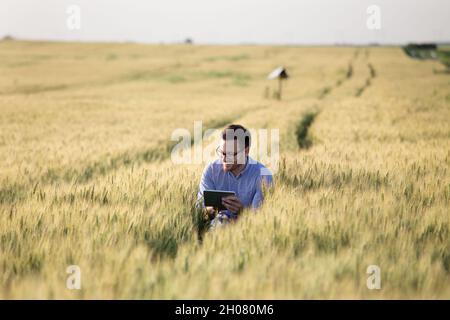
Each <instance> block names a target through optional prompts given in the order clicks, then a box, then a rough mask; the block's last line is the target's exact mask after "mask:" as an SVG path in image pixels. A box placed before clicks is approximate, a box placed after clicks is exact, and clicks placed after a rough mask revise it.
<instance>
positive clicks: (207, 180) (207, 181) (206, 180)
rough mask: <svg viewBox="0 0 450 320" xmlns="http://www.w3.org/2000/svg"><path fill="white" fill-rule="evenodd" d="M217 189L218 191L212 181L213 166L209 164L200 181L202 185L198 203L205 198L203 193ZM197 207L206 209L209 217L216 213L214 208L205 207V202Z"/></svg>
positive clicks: (199, 189)
mask: <svg viewBox="0 0 450 320" xmlns="http://www.w3.org/2000/svg"><path fill="white" fill-rule="evenodd" d="M215 189H216V187H215V185H214V181H213V179H212V165H211V164H209V165H208V166H207V167H206V168H205V170H204V171H203V174H202V178H201V180H200V185H199V188H198V194H197V201H200V199H202V198H203V191H205V190H215ZM197 205H201V206H202V208H205V210H206V212H207V213H208V214H209V215H211V214H213V213H214V208H213V207H205V205H204V202H203V201H202V202H201V204H200V203H198V204H197Z"/></svg>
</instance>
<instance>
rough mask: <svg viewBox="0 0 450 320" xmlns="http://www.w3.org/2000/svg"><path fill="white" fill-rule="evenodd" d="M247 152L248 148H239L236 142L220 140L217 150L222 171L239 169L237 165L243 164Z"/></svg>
mask: <svg viewBox="0 0 450 320" xmlns="http://www.w3.org/2000/svg"><path fill="white" fill-rule="evenodd" d="M248 152H249V148H244V146H239V143H238V141H237V140H226V141H225V140H222V141H221V143H220V145H219V148H218V149H217V153H218V155H219V157H220V159H221V160H222V167H223V170H224V171H231V170H234V169H236V168H237V167H239V165H241V164H245V160H246V157H247V156H248Z"/></svg>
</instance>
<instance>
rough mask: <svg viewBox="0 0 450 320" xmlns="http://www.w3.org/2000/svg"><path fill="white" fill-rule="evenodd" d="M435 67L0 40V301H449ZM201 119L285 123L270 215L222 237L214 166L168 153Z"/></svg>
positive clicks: (449, 107) (245, 49) (449, 224)
mask: <svg viewBox="0 0 450 320" xmlns="http://www.w3.org/2000/svg"><path fill="white" fill-rule="evenodd" d="M278 65H284V66H285V67H286V68H287V70H288V72H289V74H290V78H289V79H288V80H287V81H285V84H284V89H283V90H284V91H283V98H282V100H281V101H277V100H275V99H272V98H271V93H272V92H273V91H274V89H275V88H276V87H277V84H276V82H271V81H269V80H266V76H267V74H268V73H269V72H270V71H271V70H272V69H274V68H275V67H277V66H278ZM440 68H442V67H441V66H440V65H439V63H438V62H435V61H418V60H413V59H410V58H409V57H407V56H406V55H405V54H404V53H403V52H402V50H401V48H399V47H281V46H280V47H271V46H201V45H163V44H161V45H141V44H133V43H122V44H119V43H117V44H116V43H58V42H27V41H3V42H0V111H1V113H0V298H3V299H17V298H27V299H157V298H159V299H222V298H223V299H228V298H234V299H244V298H248V299H254V298H255V299H318V298H325V299H331V298H333V299H343V298H352V299H353V298H354V299H381V298H388V299H397V298H407V299H408V298H420V299H431V298H439V299H449V298H450V210H449V203H450V77H449V75H448V74H446V73H439V72H435V71H436V70H439V69H440ZM268 93H269V94H268ZM195 121H202V123H203V128H204V129H206V128H217V129H221V128H223V127H224V126H225V125H227V124H229V123H239V124H242V125H244V126H246V127H249V128H255V129H259V128H264V129H269V130H270V129H278V130H279V136H280V140H279V150H280V159H279V166H278V170H276V172H275V174H274V181H275V186H274V188H273V189H272V190H268V192H267V193H266V199H265V202H264V205H263V207H262V208H261V209H260V210H259V211H258V212H252V211H244V212H243V213H242V215H241V217H240V218H239V220H238V221H237V222H236V223H234V224H232V225H229V226H227V227H225V228H220V229H218V230H215V231H214V232H211V231H210V232H205V226H204V221H203V220H202V217H201V214H200V213H199V212H198V210H196V209H195V201H196V194H197V188H198V183H199V179H200V176H201V173H202V170H203V167H204V166H205V164H206V163H193V164H174V163H173V162H172V160H171V148H172V147H173V145H174V142H173V141H171V133H172V132H173V131H174V130H175V129H177V128H186V129H187V130H189V131H190V132H192V130H193V126H194V122H195ZM195 147H196V146H193V148H195ZM197 147H199V146H197ZM69 265H77V266H79V267H80V270H81V283H82V287H81V290H69V289H68V288H67V287H66V280H67V277H68V274H67V273H66V269H67V267H68V266H69ZM370 265H377V266H379V268H380V271H381V289H378V290H369V289H368V287H367V285H366V280H367V278H368V277H369V274H367V273H366V271H367V268H368V266H370Z"/></svg>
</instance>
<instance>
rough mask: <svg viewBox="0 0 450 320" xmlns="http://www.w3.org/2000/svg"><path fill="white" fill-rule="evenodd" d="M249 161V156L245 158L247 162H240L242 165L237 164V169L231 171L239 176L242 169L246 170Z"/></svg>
mask: <svg viewBox="0 0 450 320" xmlns="http://www.w3.org/2000/svg"><path fill="white" fill-rule="evenodd" d="M247 162H248V157H246V158H245V163H243V164H240V165H239V166H237V167H236V168H235V169H233V170H231V173H232V174H233V175H234V176H235V177H237V175H238V174H239V173H241V172H242V170H244V168H245V166H246V165H247Z"/></svg>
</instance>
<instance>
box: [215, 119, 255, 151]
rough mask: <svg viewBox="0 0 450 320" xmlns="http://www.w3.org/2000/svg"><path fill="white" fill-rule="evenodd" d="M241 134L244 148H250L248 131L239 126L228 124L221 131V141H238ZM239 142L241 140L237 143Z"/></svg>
mask: <svg viewBox="0 0 450 320" xmlns="http://www.w3.org/2000/svg"><path fill="white" fill-rule="evenodd" d="M227 132H230V133H232V134H231V135H229V136H227ZM241 134H242V135H243V136H244V145H245V148H248V147H250V145H251V140H252V137H251V135H250V131H249V130H247V129H246V128H245V127H244V126H241V125H240V124H230V125H228V126H226V127H225V129H223V131H222V139H223V140H225V141H226V140H230V139H233V140H238V139H239V137H240V135H241ZM241 141H242V140H240V141H239V142H241Z"/></svg>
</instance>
